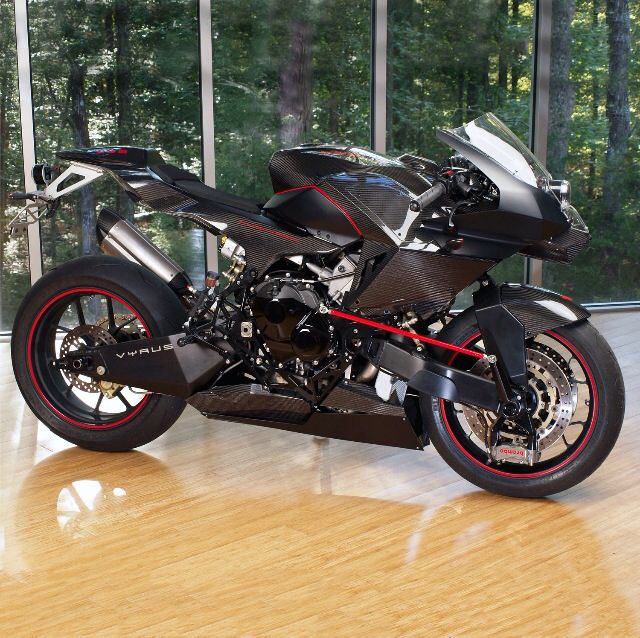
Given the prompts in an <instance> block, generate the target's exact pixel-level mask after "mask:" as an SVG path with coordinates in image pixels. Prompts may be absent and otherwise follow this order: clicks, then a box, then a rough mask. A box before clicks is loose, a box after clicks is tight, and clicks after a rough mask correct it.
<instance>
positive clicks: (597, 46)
mask: <svg viewBox="0 0 640 638" xmlns="http://www.w3.org/2000/svg"><path fill="white" fill-rule="evenodd" d="M610 4H612V3H605V2H604V1H603V0H575V2H566V3H565V2H554V3H553V31H552V49H551V78H552V80H551V87H550V105H549V107H550V118H549V120H550V121H549V140H548V155H547V157H548V159H547V166H548V167H549V169H550V171H551V173H552V174H553V176H554V177H555V178H557V179H563V178H565V179H568V180H570V182H571V187H572V189H571V190H572V200H573V203H574V205H575V207H576V208H577V209H578V211H579V212H580V214H581V215H582V217H583V218H584V220H585V222H586V223H587V224H588V226H589V230H590V231H591V233H592V235H593V239H592V240H591V243H590V244H589V245H588V247H587V248H586V249H585V250H584V251H583V252H582V253H581V254H580V255H579V256H578V258H577V259H576V261H575V262H574V263H573V264H571V265H569V266H566V265H562V264H554V263H550V262H545V264H544V270H543V272H544V285H545V286H547V287H549V288H553V289H555V290H561V291H562V292H565V293H566V294H568V295H571V296H572V297H574V298H575V299H576V300H577V301H581V302H611V301H630V300H632V301H635V300H640V260H639V259H638V241H639V240H640V217H639V215H638V211H639V210H640V129H639V128H638V125H637V117H638V112H639V111H640V58H639V57H638V56H637V55H635V56H633V55H632V51H633V50H634V49H633V47H634V46H637V43H638V41H639V40H638V34H639V33H640V10H639V6H638V3H634V2H629V3H626V2H620V3H615V6H616V9H615V10H612V11H611V13H610V14H609V15H607V11H606V7H607V5H610ZM634 121H635V124H634Z"/></svg>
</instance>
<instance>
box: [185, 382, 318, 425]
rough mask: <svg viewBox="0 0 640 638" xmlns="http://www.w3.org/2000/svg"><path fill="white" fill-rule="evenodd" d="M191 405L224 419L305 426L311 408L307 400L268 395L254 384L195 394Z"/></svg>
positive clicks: (225, 386) (227, 386)
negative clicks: (254, 420)
mask: <svg viewBox="0 0 640 638" xmlns="http://www.w3.org/2000/svg"><path fill="white" fill-rule="evenodd" d="M189 403H190V404H191V405H192V406H193V407H194V408H195V409H196V410H199V411H200V412H202V413H204V414H207V415H210V416H213V415H215V416H219V417H221V418H224V417H228V418H234V417H235V418H238V417H239V418H246V419H256V420H264V421H284V422H286V423H303V422H304V421H306V420H307V419H308V418H309V415H310V414H311V407H310V406H309V404H308V403H307V402H306V401H304V400H303V399H299V398H297V397H290V396H284V395H281V394H272V393H270V392H265V391H264V390H262V388H260V386H257V388H256V387H255V386H252V385H251V384H242V385H224V386H220V387H218V388H213V389H212V390H208V391H206V392H198V393H197V394H194V395H193V396H192V397H191V398H190V399H189Z"/></svg>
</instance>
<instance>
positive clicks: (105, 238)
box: [96, 208, 193, 295]
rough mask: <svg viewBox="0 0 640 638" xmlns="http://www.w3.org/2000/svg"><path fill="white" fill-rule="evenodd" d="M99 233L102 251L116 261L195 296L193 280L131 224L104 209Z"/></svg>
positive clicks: (98, 220) (179, 291)
mask: <svg viewBox="0 0 640 638" xmlns="http://www.w3.org/2000/svg"><path fill="white" fill-rule="evenodd" d="M96 233H97V236H98V244H99V245H100V248H101V249H102V250H103V251H104V252H105V253H106V254H107V255H112V256H114V257H124V258H125V259H128V260H129V261H133V262H134V263H136V264H140V265H141V266H144V267H145V268H148V269H149V270H151V271H152V272H154V273H155V274H156V275H158V277H160V279H162V280H163V281H165V282H166V283H167V284H168V285H169V286H170V287H171V288H172V289H173V290H174V291H175V292H176V293H178V294H180V295H182V294H184V293H185V292H193V286H192V284H191V280H190V279H189V276H188V275H187V273H186V272H185V271H184V269H183V268H181V267H180V266H179V265H178V264H176V262H175V261H173V259H171V257H169V256H168V255H165V253H163V252H162V251H161V250H160V249H159V248H158V247H157V246H156V245H155V244H154V243H153V242H151V241H150V240H149V239H148V238H147V237H146V236H145V235H144V234H143V233H142V232H141V231H140V230H138V229H137V228H136V227H135V226H134V225H133V224H132V223H131V222H129V221H127V220H126V219H123V218H122V217H120V215H118V214H117V213H115V212H114V211H112V210H110V209H108V208H103V209H102V210H101V211H100V212H99V213H98V218H97V224H96Z"/></svg>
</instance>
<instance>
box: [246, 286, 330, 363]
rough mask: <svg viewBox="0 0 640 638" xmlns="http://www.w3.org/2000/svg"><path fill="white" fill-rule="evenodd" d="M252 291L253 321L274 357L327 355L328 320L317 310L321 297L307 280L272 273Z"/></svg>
mask: <svg viewBox="0 0 640 638" xmlns="http://www.w3.org/2000/svg"><path fill="white" fill-rule="evenodd" d="M254 292H255V296H254V299H253V301H252V303H251V308H252V312H253V317H254V320H255V324H256V327H257V328H258V330H259V331H260V334H261V336H262V338H263V339H264V343H265V345H266V346H267V347H268V348H269V351H270V352H271V355H272V357H273V358H274V359H275V360H276V361H279V362H281V363H285V362H287V361H290V360H292V359H300V360H301V361H305V362H319V361H321V360H322V359H324V358H325V357H326V356H327V354H328V352H329V349H330V347H331V331H330V324H329V320H328V318H327V315H323V314H320V312H319V308H320V304H321V302H322V299H321V297H320V296H319V295H318V294H317V293H316V291H315V290H314V289H313V288H312V287H311V286H310V284H307V283H301V282H296V281H295V280H291V279H287V278H286V277H282V278H279V277H275V278H272V279H269V280H268V281H264V282H262V283H261V284H259V285H258V286H256V289H255V291H254Z"/></svg>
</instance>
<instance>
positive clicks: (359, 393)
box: [322, 383, 404, 416]
mask: <svg viewBox="0 0 640 638" xmlns="http://www.w3.org/2000/svg"><path fill="white" fill-rule="evenodd" d="M322 405H323V406H325V407H327V408H331V409H333V410H340V411H344V412H362V413H364V414H390V415H395V416H404V408H403V407H402V406H401V405H393V404H391V403H385V402H384V401H382V399H380V397H379V396H378V395H377V394H376V391H375V389H374V388H372V387H371V386H368V385H364V384H361V383H351V384H345V383H340V384H338V385H337V386H336V387H335V388H334V389H333V390H331V392H330V393H329V395H328V396H327V398H326V399H325V400H324V401H323V402H322Z"/></svg>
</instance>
